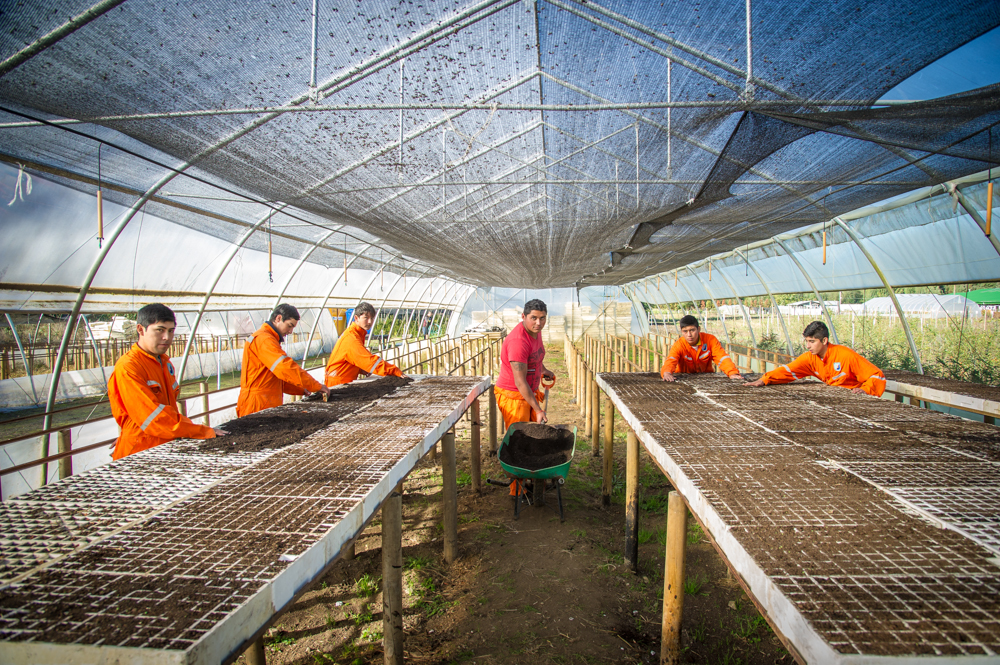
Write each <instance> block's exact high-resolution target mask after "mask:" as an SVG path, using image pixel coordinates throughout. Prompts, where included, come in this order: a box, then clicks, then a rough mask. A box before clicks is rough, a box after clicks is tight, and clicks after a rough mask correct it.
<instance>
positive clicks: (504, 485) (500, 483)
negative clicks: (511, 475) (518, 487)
mask: <svg viewBox="0 0 1000 665" xmlns="http://www.w3.org/2000/svg"><path fill="white" fill-rule="evenodd" d="M486 482H487V483H489V484H490V485H496V486H497V487H510V482H506V483H505V482H503V481H501V480H493V479H492V478H487V479H486Z"/></svg>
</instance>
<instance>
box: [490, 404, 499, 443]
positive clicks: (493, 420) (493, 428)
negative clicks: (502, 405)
mask: <svg viewBox="0 0 1000 665" xmlns="http://www.w3.org/2000/svg"><path fill="white" fill-rule="evenodd" d="M496 452H497V394H496V393H495V392H493V391H492V390H490V454H492V455H495V454H496Z"/></svg>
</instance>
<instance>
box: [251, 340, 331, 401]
mask: <svg viewBox="0 0 1000 665" xmlns="http://www.w3.org/2000/svg"><path fill="white" fill-rule="evenodd" d="M257 359H258V360H260V362H261V364H263V365H264V367H267V369H268V370H270V372H271V374H274V375H275V376H276V377H277V378H278V380H279V381H281V391H282V392H283V393H285V394H286V395H301V394H302V393H304V392H305V391H307V390H308V391H309V392H311V393H313V392H316V391H317V390H321V389H322V387H323V386H322V384H321V383H320V382H319V381H317V380H316V379H314V378H312V377H311V376H310V375H309V373H308V372H306V371H305V370H304V369H302V368H301V367H299V365H298V363H297V362H295V361H294V360H292V359H291V357H289V355H288V354H287V353H285V350H284V349H283V348H281V345H280V344H278V340H276V339H275V338H273V337H271V336H270V335H261V336H260V343H259V344H257Z"/></svg>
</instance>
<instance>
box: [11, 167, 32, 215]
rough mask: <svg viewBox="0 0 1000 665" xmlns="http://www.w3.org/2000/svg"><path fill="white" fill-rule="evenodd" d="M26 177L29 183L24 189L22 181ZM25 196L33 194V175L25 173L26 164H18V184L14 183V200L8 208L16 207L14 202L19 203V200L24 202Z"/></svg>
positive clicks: (26, 183)
mask: <svg viewBox="0 0 1000 665" xmlns="http://www.w3.org/2000/svg"><path fill="white" fill-rule="evenodd" d="M24 177H27V181H26V182H25V184H24V187H23V188H22V186H21V181H22V179H23V178H24ZM25 194H29V195H30V194H31V174H30V173H27V172H25V170H24V164H21V163H18V165H17V182H16V183H14V198H12V199H11V200H10V203H8V204H7V205H8V206H12V205H14V201H17V200H18V199H21V200H22V201H23V200H24V195H25Z"/></svg>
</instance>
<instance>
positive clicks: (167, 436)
mask: <svg viewBox="0 0 1000 665" xmlns="http://www.w3.org/2000/svg"><path fill="white" fill-rule="evenodd" d="M178 392H180V386H178V384H177V379H176V378H175V377H174V366H173V365H171V364H170V358H168V357H167V356H166V355H165V354H164V355H161V356H154V355H150V354H149V353H146V352H145V351H143V350H142V349H141V348H139V345H138V344H133V345H132V348H131V349H130V350H129V352H128V353H126V354H125V355H124V356H122V357H121V358H119V359H118V362H116V363H115V369H114V371H113V372H112V373H111V378H110V379H108V400H109V401H110V402H111V413H112V414H113V415H114V417H115V422H117V423H118V426H119V427H121V434H120V435H119V436H118V441H116V442H115V451H114V453H112V455H111V458H112V459H121V458H122V457H125V456H126V455H131V454H132V453H137V452H139V451H140V450H146V449H147V448H152V447H154V446H158V445H160V444H161V443H166V442H167V441H172V440H173V439H213V438H215V430H213V429H212V428H211V427H207V426H205V425H197V424H195V423H193V422H191V420H190V419H189V418H186V417H184V416H182V415H181V414H180V412H179V411H178V410H177V393H178Z"/></svg>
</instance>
